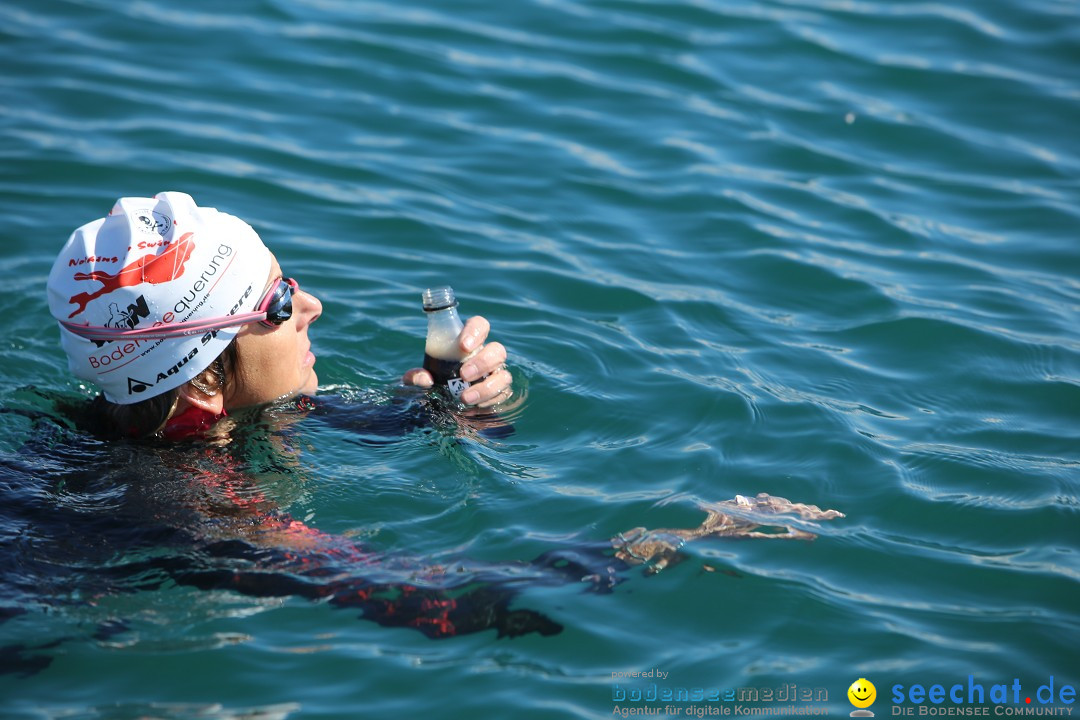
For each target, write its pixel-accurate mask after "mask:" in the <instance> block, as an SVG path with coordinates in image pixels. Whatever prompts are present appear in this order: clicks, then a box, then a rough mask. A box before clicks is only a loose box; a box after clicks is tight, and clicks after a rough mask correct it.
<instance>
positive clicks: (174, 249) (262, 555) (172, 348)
mask: <svg viewBox="0 0 1080 720" xmlns="http://www.w3.org/2000/svg"><path fill="white" fill-rule="evenodd" d="M48 297H49V307H50V311H51V313H52V315H53V317H54V318H56V320H57V322H58V323H59V325H60V334H61V344H62V347H63V349H64V351H65V353H66V354H67V357H68V365H69V367H70V369H71V371H72V372H73V373H74V374H75V375H76V376H77V377H79V378H81V379H83V380H87V381H89V382H91V383H94V384H95V385H96V386H98V387H99V388H100V389H101V394H100V395H99V396H97V397H96V398H95V399H94V400H93V401H92V403H91V408H90V413H89V414H90V417H91V418H92V420H91V421H90V422H89V423H88V424H87V425H88V426H89V427H90V428H92V429H93V431H94V432H95V433H96V434H99V435H103V436H107V437H112V438H128V439H134V440H151V441H153V442H152V443H151V445H150V446H151V447H152V448H156V449H157V451H160V452H162V453H165V452H170V453H171V452H172V451H167V450H161V449H160V448H161V447H163V445H162V442H161V441H166V442H165V443H164V447H166V448H169V447H172V446H173V443H169V442H167V441H176V440H184V439H189V440H190V439H198V438H206V439H207V440H214V441H215V442H219V443H220V442H227V440H228V438H229V428H228V424H229V423H228V422H226V421H225V420H224V419H225V418H226V417H227V416H228V415H229V414H230V413H235V411H237V410H239V409H241V408H245V407H251V406H259V405H265V404H269V403H273V402H275V401H280V400H283V399H287V398H297V397H300V398H305V397H307V396H310V395H313V394H314V393H315V392H316V390H317V386H318V378H317V375H316V372H315V367H314V366H315V355H314V354H313V353H312V352H311V342H310V340H309V338H308V330H309V328H310V326H311V324H312V323H313V322H315V321H316V320H317V319H318V318H319V316H320V315H321V313H322V304H321V303H320V302H319V300H318V298H316V297H315V296H314V295H312V294H310V293H309V292H307V291H305V290H302V289H301V288H300V285H299V283H298V282H297V281H296V280H294V279H293V278H291V277H288V276H285V275H284V272H283V270H282V268H281V267H280V266H279V264H278V261H277V259H276V258H275V257H274V255H273V254H272V253H271V252H270V251H269V250H268V249H267V248H266V246H265V245H264V244H263V242H262V240H261V239H260V238H259V236H258V235H257V234H256V233H255V231H254V230H253V229H252V228H251V227H250V226H249V225H247V224H246V223H244V222H243V221H241V220H239V219H238V218H236V217H233V216H232V215H228V214H226V213H222V212H219V211H217V210H215V209H212V208H206V207H199V206H197V205H196V204H195V202H194V200H193V199H192V198H191V197H190V196H188V195H186V194H183V193H178V192H164V193H159V194H158V195H156V196H154V197H153V198H122V199H120V200H118V201H117V202H116V204H115V205H114V207H113V208H112V211H111V212H110V213H109V215H108V216H107V217H105V218H102V219H99V220H96V221H94V222H91V223H88V224H86V225H83V226H82V227H80V228H78V229H77V230H76V231H75V232H74V233H73V234H72V236H71V238H70V239H69V240H68V242H67V244H66V245H65V246H64V248H63V249H62V251H61V252H60V255H59V256H58V257H57V260H56V262H55V264H54V265H53V268H52V272H51V273H50V275H49V281H48ZM488 331H489V325H488V323H487V321H486V320H484V319H483V318H480V317H473V318H471V319H470V320H469V321H468V322H467V323H466V324H465V328H464V330H463V331H462V332H461V334H460V336H459V337H458V343H459V344H460V346H461V349H462V350H463V351H464V352H472V353H473V354H472V356H471V358H470V361H469V362H468V363H466V365H465V366H464V367H463V368H462V376H463V378H464V379H466V380H469V381H470V382H471V383H472V385H471V387H470V388H469V390H468V391H467V392H466V393H465V394H463V395H462V397H461V400H462V402H463V403H465V404H466V405H469V406H474V407H485V408H486V407H492V406H496V405H498V403H500V402H501V401H503V400H505V399H506V398H508V397H509V396H510V395H511V384H512V377H511V375H510V373H509V372H508V371H507V370H506V368H505V366H504V362H505V360H506V351H505V349H504V348H503V346H502V345H500V344H499V343H496V342H491V343H485V341H486V339H487V335H488ZM402 379H403V382H404V383H405V384H407V385H416V386H421V387H426V386H430V385H432V378H431V376H430V374H429V373H428V372H427V371H425V370H423V369H420V368H414V369H412V370H409V371H407V372H406V373H405V374H404V375H403V378H402ZM326 408H331V409H332V408H333V403H332V402H331V401H327V402H323V398H320V399H319V402H315V401H308V402H307V403H300V409H301V410H302V411H303V412H304V413H306V414H309V415H313V416H315V417H325V416H326V414H327V409H326ZM401 420H402V422H401V423H400V426H401V427H403V428H405V427H416V426H419V425H420V424H422V423H421V422H420V421H417V419H416V418H415V417H411V416H405V415H403V416H401ZM337 422H338V424H342V425H343V426H347V425H348V423H347V422H345V421H341V420H340V419H339V421H337ZM352 422H354V423H355V426H357V427H363V428H364V429H365V430H367V429H369V428H371V427H377V426H378V423H377V422H372V423H369V422H368V421H367V420H354V421H352ZM410 423H413V424H410ZM106 448H107V446H106ZM104 452H107V449H106V450H105V451H104ZM169 457H171V458H174V460H175V465H174V467H176V468H177V469H178V470H180V471H183V472H185V473H186V475H185V477H187V478H188V479H194V480H195V481H196V482H195V483H194V485H193V487H195V488H196V494H197V498H196V499H195V500H193V501H192V502H191V507H192V508H194V509H195V510H197V511H198V512H196V513H188V514H187V515H184V514H183V513H180V515H182V516H183V517H186V518H191V517H197V516H198V515H199V513H201V514H202V515H205V516H207V518H208V519H207V522H206V524H207V526H208V527H211V528H212V534H210V535H208V537H206V538H205V539H204V538H201V537H200V536H199V534H198V532H195V533H194V544H193V547H195V548H196V550H197V557H192V556H191V553H188V552H183V553H181V554H179V555H160V556H159V555H158V554H156V553H150V555H151V556H152V557H151V559H149V560H146V561H140V562H141V564H140V563H134V564H132V565H131V566H130V567H114V568H110V573H113V574H114V575H118V576H126V575H128V574H130V576H131V577H139V578H142V577H143V576H144V574H145V573H146V572H147V571H152V572H157V573H158V574H164V575H166V576H168V577H169V578H170V579H171V580H173V581H174V582H178V583H180V584H185V585H191V586H195V587H200V588H206V589H211V588H215V589H231V590H234V591H236V592H240V593H244V594H248V595H254V596H282V595H298V596H302V597H309V598H311V599H323V600H328V601H329V603H330V604H332V605H335V606H338V607H350V608H357V609H360V610H361V611H362V617H365V618H368V619H371V620H374V621H375V622H378V623H380V624H383V625H388V626H401V627H410V628H413V629H416V630H419V631H421V632H423V633H424V634H425V635H427V636H429V637H433V638H444V637H451V636H454V635H457V634H462V633H469V632H478V631H481V630H485V629H495V630H496V631H497V632H498V634H499V635H500V636H503V635H508V636H515V635H521V634H525V633H531V632H536V633H540V634H542V635H551V634H554V633H557V632H559V631H560V630H561V629H562V626H561V625H559V624H558V623H556V622H554V621H552V620H551V619H550V618H547V617H546V616H544V615H543V614H541V613H537V612H534V611H531V610H521V609H511V607H510V604H511V601H512V600H514V598H515V597H516V595H517V594H518V593H519V592H520V590H521V589H522V588H523V587H529V586H534V585H535V586H544V585H552V584H566V583H581V584H583V587H584V589H586V590H591V591H594V592H610V590H611V589H612V588H613V587H614V586H615V585H616V584H617V583H618V582H620V579H619V578H618V577H617V576H618V574H619V573H621V572H622V571H624V570H626V569H628V568H631V567H633V566H644V568H645V569H646V572H648V573H655V572H659V571H660V570H662V569H664V568H665V567H668V566H670V565H672V564H674V563H675V562H678V561H679V560H680V559H681V558H683V557H684V553H683V551H682V548H683V546H684V545H685V544H686V543H687V542H690V541H695V540H699V539H703V538H707V537H786V538H801V539H810V538H812V537H813V535H812V534H811V533H809V532H807V531H805V530H798V529H795V528H794V526H793V525H794V523H796V522H798V520H799V519H802V520H821V519H831V518H833V517H839V516H840V514H839V513H837V512H836V511H832V510H820V509H819V508H817V507H815V506H812V505H810V506H808V505H800V504H793V503H789V502H788V501H786V500H783V499H782V498H773V497H770V496H768V495H764V494H763V495H759V496H757V497H756V498H752V499H747V498H744V497H741V496H740V497H738V498H736V499H735V500H732V501H725V502H723V503H719V504H714V505H703V506H702V508H703V509H704V510H705V511H706V513H707V517H706V519H705V521H704V522H703V523H702V524H701V525H700V526H699V527H697V528H693V529H666V530H656V531H647V530H645V529H643V528H635V529H634V530H631V531H628V532H625V533H622V534H620V535H618V536H617V537H616V538H615V539H613V540H612V541H611V543H610V544H608V543H591V544H584V545H580V546H576V547H571V548H566V549H559V550H553V551H550V552H547V553H544V554H543V555H541V556H540V557H539V558H537V559H536V560H534V561H532V562H531V563H513V564H507V565H505V566H491V565H483V564H473V563H468V562H465V563H455V564H454V565H453V566H452V567H446V568H443V567H432V566H430V565H424V563H423V562H420V561H411V562H410V561H409V560H408V559H403V558H398V557H394V558H390V557H386V556H385V555H380V554H378V553H375V552H373V551H372V550H371V549H370V548H367V547H364V546H363V545H361V544H360V543H357V542H355V541H353V540H350V539H346V538H340V537H336V536H332V535H328V534H325V533H322V532H320V531H318V530H316V529H315V528H312V527H309V526H307V525H306V524H304V523H303V522H300V521H298V520H296V519H294V518H292V517H290V516H289V515H288V513H286V512H283V511H282V510H281V509H279V508H276V507H274V506H273V503H272V502H271V501H269V500H267V499H266V498H264V497H263V496H262V495H261V493H260V492H259V490H258V488H257V483H256V482H255V481H254V480H253V479H252V478H251V477H248V476H247V475H246V474H245V473H244V472H243V469H242V466H241V464H240V463H237V462H234V461H232V460H230V459H229V456H228V454H227V453H219V454H216V455H200V456H199V457H198V462H197V463H196V462H193V461H192V460H191V458H190V457H185V456H184V455H183V453H180V452H175V453H172V454H170V455H169ZM128 462H130V461H128ZM84 472H87V471H86V470H84V469H82V468H81V467H75V468H72V470H71V474H72V476H73V477H76V476H79V477H81V476H80V473H84ZM95 472H96V471H95ZM72 484H77V483H72ZM136 494H138V493H136ZM206 498H210V500H209V501H207V500H206ZM170 499H171V496H170ZM215 503H216V505H215ZM211 506H212V507H213V508H214V509H211V510H207V508H208V507H211ZM154 514H155V515H156V516H158V517H159V518H160V517H163V516H165V515H167V513H154ZM785 516H787V517H785ZM796 516H798V518H796ZM54 517H56V516H55V514H54ZM102 522H103V524H102V525H101V526H99V527H97V528H96V529H95V533H96V538H95V539H99V538H100V537H103V536H108V535H109V533H110V532H115V534H116V536H117V537H120V538H124V537H130V536H132V535H133V533H131V532H130V530H131V528H130V525H129V522H130V521H129V520H125V521H123V522H121V521H119V520H118V521H116V522H115V525H116V527H113V525H112V524H110V521H109V519H107V518H106V519H104V520H103V521H102ZM184 522H190V520H189V521H178V522H177V523H176V524H177V525H180V526H182V525H183V523H184ZM195 522H198V521H197V520H196V521H195ZM80 523H81V524H83V525H85V518H80V519H79V521H78V522H73V523H72V524H71V527H73V528H78V527H79V526H80ZM770 527H772V528H776V529H778V530H779V532H766V531H765V529H767V528H770ZM226 528H234V535H233V536H232V537H231V538H230V539H229V541H222V540H221V537H220V536H221V533H222V532H223V530H224V529H226ZM182 529H183V530H188V528H186V527H183V528H182ZM64 532H65V531H64V529H63V528H58V529H57V535H58V537H63V536H64ZM191 534H192V533H187V534H185V536H188V535H191ZM134 536H138V533H134ZM236 540H239V541H240V542H239V543H237V542H235V541H236ZM119 542H121V541H118V543H119ZM68 544H69V545H70V543H68ZM88 545H90V544H89V543H88ZM251 558H256V559H257V562H255V563H254V565H252V564H250V563H248V562H247V561H248V560H249V559H251ZM237 561H242V562H240V563H238V562H237ZM523 573H524V574H523ZM139 586H140V587H142V588H145V587H147V584H146V582H145V581H142V580H140V585H139Z"/></svg>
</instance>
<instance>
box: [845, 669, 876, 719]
mask: <svg viewBox="0 0 1080 720" xmlns="http://www.w3.org/2000/svg"><path fill="white" fill-rule="evenodd" d="M847 696H848V700H850V701H851V704H852V705H854V706H855V707H857V708H860V709H859V710H856V711H855V712H853V713H851V715H852V716H853V717H873V716H874V713H872V712H870V711H869V710H866V709H865V708H868V707H870V706H871V705H873V704H874V700H876V699H877V688H875V687H874V683H872V682H870V681H869V680H867V679H866V678H859V679H858V680H856V681H855V682H853V683H851V687H849V688H848V691H847Z"/></svg>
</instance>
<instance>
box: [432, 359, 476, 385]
mask: <svg viewBox="0 0 1080 720" xmlns="http://www.w3.org/2000/svg"><path fill="white" fill-rule="evenodd" d="M424 369H425V370H427V371H428V372H429V373H431V377H433V378H435V384H436V385H446V384H448V383H449V382H450V381H451V380H455V379H457V378H459V376H460V374H461V361H460V360H443V359H442V358H437V357H432V356H431V355H428V354H427V353H424ZM460 382H462V383H464V381H460ZM466 385H467V384H466Z"/></svg>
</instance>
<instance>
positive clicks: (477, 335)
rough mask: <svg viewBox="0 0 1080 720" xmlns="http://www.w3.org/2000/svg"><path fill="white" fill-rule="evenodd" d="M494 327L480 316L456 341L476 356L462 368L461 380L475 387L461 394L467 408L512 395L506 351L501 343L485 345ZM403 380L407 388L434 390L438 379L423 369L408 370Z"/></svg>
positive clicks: (469, 324) (475, 318) (502, 400)
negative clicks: (414, 386) (413, 386)
mask: <svg viewBox="0 0 1080 720" xmlns="http://www.w3.org/2000/svg"><path fill="white" fill-rule="evenodd" d="M490 331H491V324H490V323H488V321H487V320H486V319H484V318H483V317H481V316H479V315H477V316H475V317H471V318H469V320H468V322H466V323H465V327H464V328H463V329H462V331H461V334H460V335H458V338H457V342H458V347H460V348H461V349H462V350H463V351H464V352H467V353H473V355H472V356H470V357H468V358H467V359H466V360H465V361H464V362H463V363H462V366H461V378H462V379H463V380H467V381H468V382H470V383H472V386H471V387H470V388H469V389H468V390H466V391H465V392H463V393H462V394H461V402H463V403H465V404H466V405H475V406H478V407H490V406H491V405H496V404H498V403H501V402H504V401H506V400H507V399H509V398H510V395H511V394H513V389H512V388H511V387H510V385H511V383H512V382H513V380H514V378H513V377H512V376H511V375H510V371H509V370H507V369H506V365H505V363H506V348H504V347H503V346H502V343H497V342H491V343H487V344H486V345H485V344H484V341H485V340H486V339H487V336H488V332H490ZM401 381H402V382H403V383H405V384H406V385H417V386H419V387H431V386H432V385H434V383H435V380H434V378H432V377H431V373H429V372H428V371H427V370H424V369H423V368H413V369H411V370H408V371H406V373H405V374H404V375H403V376H402V378H401Z"/></svg>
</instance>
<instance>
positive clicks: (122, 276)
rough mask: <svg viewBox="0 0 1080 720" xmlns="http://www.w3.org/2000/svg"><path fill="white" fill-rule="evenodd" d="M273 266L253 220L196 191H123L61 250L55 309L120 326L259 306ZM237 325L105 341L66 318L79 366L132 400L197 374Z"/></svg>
mask: <svg viewBox="0 0 1080 720" xmlns="http://www.w3.org/2000/svg"><path fill="white" fill-rule="evenodd" d="M270 266H271V259H270V251H269V250H267V248H266V246H265V245H263V242H262V240H261V239H260V238H259V236H258V235H257V234H256V233H255V231H254V230H253V229H252V228H251V226H250V225H248V224H247V223H245V222H244V221H242V220H240V219H239V218H236V217H233V216H232V215H227V214H225V213H222V212H218V211H217V210H215V209H214V208H200V207H198V206H197V205H195V201H194V200H192V199H191V196H190V195H187V194H185V193H180V192H163V193H158V194H157V195H155V196H154V197H153V198H121V199H119V200H117V201H116V205H114V206H113V209H112V211H111V212H110V213H109V215H108V217H105V218H102V219H100V220H95V221H93V222H90V223H87V224H86V225H83V226H82V227H80V228H78V229H77V230H76V231H75V232H74V233H72V235H71V237H70V238H69V239H68V241H67V244H66V245H64V249H63V250H61V251H60V255H59V256H58V257H57V258H56V262H55V263H53V267H52V272H50V273H49V283H48V293H49V310H50V312H51V313H52V315H53V317H54V318H56V319H57V321H58V322H61V323H72V324H77V325H84V324H85V325H89V326H96V327H109V328H117V329H118V330H121V331H123V330H134V329H142V328H148V327H165V326H168V325H170V324H173V323H180V322H189V321H197V320H204V319H209V318H217V317H223V316H229V315H235V314H237V313H238V312H247V311H251V310H253V309H254V307H255V305H256V304H257V303H258V302H259V299H260V297H261V295H262V294H263V293H262V291H263V288H264V287H265V285H266V281H267V279H268V278H269V274H270ZM238 331H239V328H237V327H229V328H224V329H215V330H210V331H207V332H205V333H199V334H196V335H189V336H184V337H177V338H170V339H160V338H159V339H148V338H142V337H134V338H131V339H123V338H119V339H115V340H107V341H102V340H90V339H87V338H84V337H81V336H80V335H78V334H76V333H73V332H71V331H70V330H68V329H67V328H65V327H64V326H63V325H61V326H60V344H61V346H62V347H63V348H64V352H66V353H67V356H68V367H69V368H70V369H71V372H72V373H74V374H75V375H76V376H77V377H79V378H82V379H84V380H89V381H90V382H93V383H95V384H96V385H98V386H99V387H100V388H101V389H102V391H103V392H104V393H105V398H106V399H107V400H109V401H111V402H114V403H119V404H121V405H128V404H131V403H136V402H139V401H140V400H145V399H147V398H150V397H153V396H155V395H159V394H161V393H163V392H166V391H168V390H172V389H173V388H176V387H179V386H181V385H183V384H184V383H185V382H187V381H188V380H190V379H192V378H193V377H195V376H196V375H198V374H199V373H200V372H202V371H203V370H205V369H206V368H207V367H209V365H210V363H212V362H213V361H214V359H215V358H216V357H217V356H218V355H220V354H221V352H222V351H223V350H224V349H225V347H226V346H227V345H228V344H229V343H230V342H232V339H233V338H234V337H236V333H237V332H238Z"/></svg>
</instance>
